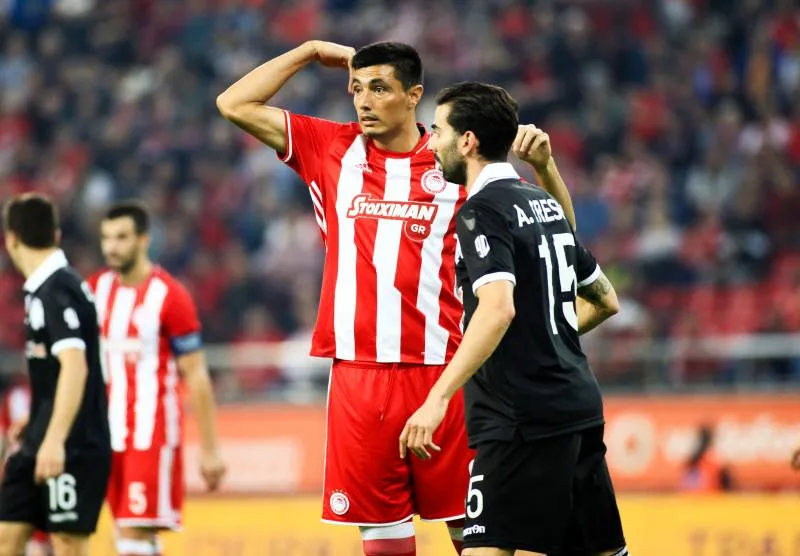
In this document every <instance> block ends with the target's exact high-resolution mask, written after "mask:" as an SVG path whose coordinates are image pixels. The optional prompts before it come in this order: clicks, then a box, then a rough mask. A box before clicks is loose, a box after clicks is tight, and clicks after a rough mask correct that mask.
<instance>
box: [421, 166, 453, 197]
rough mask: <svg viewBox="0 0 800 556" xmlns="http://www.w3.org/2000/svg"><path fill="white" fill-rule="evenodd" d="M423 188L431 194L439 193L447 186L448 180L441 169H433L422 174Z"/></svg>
mask: <svg viewBox="0 0 800 556" xmlns="http://www.w3.org/2000/svg"><path fill="white" fill-rule="evenodd" d="M420 183H421V184H422V189H424V190H425V191H426V192H427V193H430V194H431V195H438V194H439V193H441V192H443V191H444V190H445V189H446V188H447V180H446V179H444V175H443V174H442V171H441V170H437V169H435V168H434V169H432V170H428V171H427V172H425V173H424V174H422V178H421V179H420Z"/></svg>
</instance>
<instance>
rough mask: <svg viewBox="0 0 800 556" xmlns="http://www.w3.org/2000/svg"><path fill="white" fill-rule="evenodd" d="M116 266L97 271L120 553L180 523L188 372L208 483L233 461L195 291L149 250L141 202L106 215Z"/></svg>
mask: <svg viewBox="0 0 800 556" xmlns="http://www.w3.org/2000/svg"><path fill="white" fill-rule="evenodd" d="M101 226H102V227H101V244H102V250H103V255H104V257H105V260H106V264H107V265H108V267H109V269H110V270H107V271H104V272H101V273H99V274H97V275H96V276H94V277H93V278H92V280H91V286H92V289H93V290H94V293H95V303H96V306H97V314H98V319H99V321H100V334H101V338H102V341H103V353H102V357H103V366H104V372H105V374H106V377H107V381H108V387H109V404H108V405H109V424H110V428H111V446H112V449H113V459H112V465H111V478H110V481H109V488H108V503H109V506H110V508H111V512H112V514H113V515H114V518H115V521H116V525H117V528H118V532H119V537H118V541H117V550H118V552H119V554H120V556H133V555H142V556H144V555H151V556H152V555H156V554H160V548H159V545H158V540H157V536H156V533H157V532H158V531H159V530H164V529H171V530H176V529H179V528H180V525H181V506H182V504H183V494H184V492H183V491H184V482H183V460H182V409H181V402H180V392H179V387H180V382H181V380H183V382H184V383H185V384H186V385H187V386H188V388H189V395H190V399H191V403H192V409H193V410H194V413H195V415H196V417H197V419H198V424H199V429H200V433H201V442H202V444H201V452H200V453H201V460H200V471H201V473H202V476H203V478H204V479H205V481H206V484H207V485H208V488H209V489H210V490H214V489H216V488H217V487H218V485H219V483H220V481H221V479H222V477H223V475H224V473H225V464H224V463H223V461H222V458H221V456H220V452H219V446H218V438H217V432H216V427H215V421H214V412H215V404H214V397H213V391H212V386H211V381H210V379H209V376H208V370H207V367H206V362H205V356H204V353H203V350H202V341H201V338H200V322H199V321H198V318H197V310H196V308H195V305H194V302H193V301H192V299H191V297H190V296H189V293H188V292H187V291H186V289H185V288H184V287H183V286H182V285H181V284H180V283H179V282H178V281H177V280H175V278H173V277H172V276H170V275H169V274H168V273H167V272H166V271H165V270H163V269H162V268H159V267H158V266H156V265H154V264H153V263H152V262H151V261H150V260H149V259H148V257H147V249H148V245H149V236H148V228H149V217H148V213H147V211H146V210H145V208H144V207H143V206H141V205H139V204H137V203H124V204H119V205H116V206H114V207H112V208H111V209H110V210H109V211H108V212H107V213H106V216H105V218H104V220H103V222H102V225H101Z"/></svg>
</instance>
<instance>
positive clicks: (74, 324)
mask: <svg viewBox="0 0 800 556" xmlns="http://www.w3.org/2000/svg"><path fill="white" fill-rule="evenodd" d="M64 322H65V323H66V324H67V328H69V329H70V330H77V329H78V328H80V327H81V319H79V318H78V313H76V312H75V309H73V308H72V307H67V308H66V309H64Z"/></svg>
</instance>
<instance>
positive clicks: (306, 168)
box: [277, 110, 346, 185]
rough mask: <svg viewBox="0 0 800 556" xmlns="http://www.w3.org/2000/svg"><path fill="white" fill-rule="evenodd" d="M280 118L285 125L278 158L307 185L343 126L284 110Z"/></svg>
mask: <svg viewBox="0 0 800 556" xmlns="http://www.w3.org/2000/svg"><path fill="white" fill-rule="evenodd" d="M283 117H284V119H285V122H286V152H284V153H277V154H278V158H279V159H280V160H281V162H284V163H285V164H286V165H287V166H289V167H290V168H291V169H292V170H294V171H295V172H297V174H298V175H299V176H300V177H301V178H302V179H303V181H304V182H305V183H306V184H308V185H310V184H311V181H312V180H313V179H314V178H315V177H316V176H317V174H318V173H319V163H320V158H321V157H322V156H323V155H324V154H325V153H326V152H327V150H328V147H329V146H330V144H331V142H332V141H333V138H334V137H335V136H336V134H337V133H338V132H339V131H340V130H342V129H343V128H345V127H346V124H340V123H338V122H332V121H330V120H324V119H322V118H314V117H313V116H305V115H302V114H294V113H292V112H289V111H287V110H284V112H283Z"/></svg>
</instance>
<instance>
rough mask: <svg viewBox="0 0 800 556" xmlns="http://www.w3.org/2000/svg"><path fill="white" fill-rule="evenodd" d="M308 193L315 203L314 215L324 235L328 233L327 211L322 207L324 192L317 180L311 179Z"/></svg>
mask: <svg viewBox="0 0 800 556" xmlns="http://www.w3.org/2000/svg"><path fill="white" fill-rule="evenodd" d="M308 194H309V195H311V202H312V203H314V217H315V218H316V219H317V224H318V225H319V229H320V230H322V233H323V235H325V236H327V235H328V223H327V222H326V221H325V211H324V210H323V209H322V193H320V191H319V187H318V186H317V183H316V182H315V181H313V180H312V181H311V183H310V184H309V187H308Z"/></svg>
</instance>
